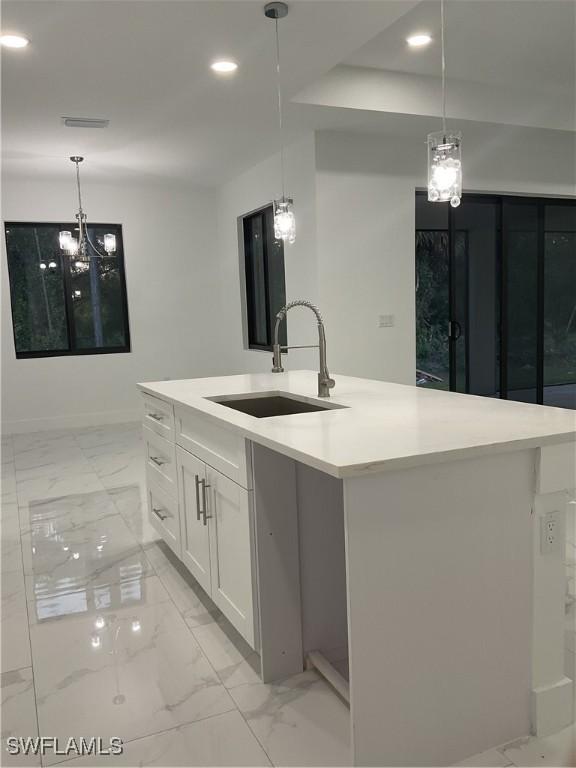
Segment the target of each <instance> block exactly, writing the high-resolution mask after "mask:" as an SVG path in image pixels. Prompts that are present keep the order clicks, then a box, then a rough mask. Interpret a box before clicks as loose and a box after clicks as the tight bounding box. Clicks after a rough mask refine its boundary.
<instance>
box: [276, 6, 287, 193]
mask: <svg viewBox="0 0 576 768" xmlns="http://www.w3.org/2000/svg"><path fill="white" fill-rule="evenodd" d="M274 25H275V30H276V87H277V90H278V135H279V138H280V179H281V183H282V200H285V199H286V195H285V190H284V126H283V120H282V82H281V79H280V35H279V33H278V17H276V18H275V19H274Z"/></svg>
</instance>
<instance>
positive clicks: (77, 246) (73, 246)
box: [58, 155, 116, 270]
mask: <svg viewBox="0 0 576 768" xmlns="http://www.w3.org/2000/svg"><path fill="white" fill-rule="evenodd" d="M70 160H71V161H72V162H73V163H74V164H75V165H76V187H77V189H78V213H77V214H76V221H77V222H78V227H77V228H76V229H77V231H78V238H75V237H73V235H72V232H70V231H69V230H61V231H60V232H59V235H58V240H59V243H60V250H62V251H64V253H66V254H68V256H72V257H76V261H75V262H74V266H75V267H76V269H78V270H83V269H84V270H85V269H88V267H89V266H90V258H91V257H92V256H99V257H105V256H111V255H112V254H114V253H116V235H114V234H112V233H107V234H105V235H104V238H103V241H102V242H100V241H98V245H99V246H100V247H102V248H103V249H104V253H102V252H101V251H100V250H99V249H98V247H97V246H96V245H95V244H94V243H93V242H92V239H91V238H90V235H89V234H88V227H87V221H86V214H85V213H84V211H83V209H82V191H81V188H80V163H81V162H83V160H84V158H83V157H79V156H78V155H73V156H72V157H71V158H70Z"/></svg>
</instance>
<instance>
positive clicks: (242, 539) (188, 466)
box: [176, 446, 256, 648]
mask: <svg viewBox="0 0 576 768" xmlns="http://www.w3.org/2000/svg"><path fill="white" fill-rule="evenodd" d="M176 463H177V467H178V489H179V492H180V517H181V534H182V545H181V548H182V554H181V558H182V561H183V562H184V564H185V565H186V566H187V567H188V569H189V571H190V573H192V575H193V576H194V577H195V578H196V580H197V581H198V583H199V584H200V586H201V587H202V588H203V589H204V590H205V591H206V592H207V593H208V594H209V595H210V596H211V597H212V600H213V601H214V602H215V603H216V605H217V606H218V608H220V610H221V611H222V613H223V614H224V615H225V616H226V617H227V618H228V620H229V621H230V623H231V624H233V625H234V626H235V627H236V629H237V630H238V631H239V632H240V634H241V635H242V636H243V637H244V638H245V639H246V640H247V641H248V643H249V644H250V645H251V646H252V647H253V648H254V647H256V632H255V626H254V624H255V616H254V613H255V612H254V585H255V579H254V577H253V563H254V559H253V557H252V551H253V542H252V493H251V491H247V490H246V489H245V488H242V487H241V486H240V485H238V484H237V483H235V482H234V481H233V480H230V478H228V477H226V476H225V475H223V474H222V473H221V472H218V470H216V469H214V468H213V467H211V466H209V465H208V464H205V463H204V462H203V461H201V460H200V459H198V458H197V457H196V456H194V455H193V454H191V453H188V451H185V450H184V449H183V448H180V447H179V446H177V448H176Z"/></svg>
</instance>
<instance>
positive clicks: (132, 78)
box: [2, 0, 576, 185]
mask: <svg viewBox="0 0 576 768" xmlns="http://www.w3.org/2000/svg"><path fill="white" fill-rule="evenodd" d="M262 6H263V1H262V2H261V1H260V0H257V1H254V0H227V1H226V0H4V2H3V19H2V30H3V31H4V32H21V33H23V34H26V35H27V36H28V37H29V38H30V40H31V44H30V46H29V47H28V49H25V50H21V51H7V50H3V52H2V85H3V90H2V107H3V110H2V128H3V136H2V144H3V147H2V149H3V168H4V171H5V172H6V173H8V174H19V175H24V176H28V177H46V178H52V177H58V176H63V177H69V176H70V163H69V161H68V160H67V158H68V156H69V155H71V154H83V155H85V156H86V168H85V173H86V175H88V174H89V175H92V176H93V177H100V178H103V179H107V180H108V179H110V180H112V179H131V178H133V179H135V180H138V179H141V178H143V177H145V178H146V179H148V180H150V179H154V178H158V179H166V178H171V179H174V180H176V181H187V182H195V183H199V184H208V185H214V184H217V183H219V182H221V181H222V180H224V179H226V178H228V177H230V176H232V175H234V174H235V173H238V172H239V171H241V170H243V169H244V168H247V167H249V166H251V165H253V164H254V163H255V162H257V161H258V160H260V159H262V158H264V157H266V156H268V155H270V154H272V153H273V152H274V151H275V150H276V148H277V146H278V144H277V141H278V139H277V128H276V113H275V104H276V101H275V99H276V97H275V85H274V77H275V72H274V40H273V24H272V22H270V21H269V20H267V19H266V18H265V17H264V16H263V13H262ZM575 9H576V0H447V2H446V17H447V41H446V42H447V62H448V70H449V75H450V76H451V77H456V78H458V79H459V80H460V81H470V82H474V83H479V84H483V85H484V86H486V85H487V86H492V85H493V86H499V87H501V86H502V85H503V84H504V85H506V87H507V88H510V89H517V90H518V92H519V93H520V92H521V93H522V98H523V99H524V103H526V99H528V108H530V104H529V102H530V100H531V99H532V98H533V100H537V99H538V98H539V96H538V95H537V93H536V91H538V92H539V93H543V92H548V91H550V92H552V91H553V92H554V93H556V92H558V97H557V98H559V99H563V100H567V101H568V103H570V99H572V100H573V99H574V91H575V87H574V55H575V45H574V41H575V27H574V13H575ZM438 17H439V2H438V0H423V1H422V2H417V0H291V2H290V14H289V16H288V17H287V18H286V19H285V20H283V21H282V22H281V27H280V30H281V39H282V51H283V56H282V59H283V81H284V87H285V93H286V96H287V98H286V101H287V102H288V103H287V105H286V138H287V140H290V139H291V138H292V137H294V136H296V135H298V134H299V133H301V132H303V131H306V130H310V129H312V128H320V129H342V128H350V127H352V128H354V129H355V130H364V129H365V130H377V131H382V132H393V131H394V127H395V126H397V124H398V120H397V119H396V118H397V115H398V114H401V113H403V112H404V113H406V114H408V113H411V117H410V118H403V119H402V121H401V122H402V124H403V125H404V127H406V119H408V120H413V121H415V124H416V121H417V122H418V124H420V123H421V121H422V120H423V119H427V118H422V117H420V118H419V117H418V115H417V114H416V112H417V110H413V109H412V110H402V109H401V108H399V107H397V106H394V108H390V109H389V110H388V114H384V113H385V111H386V110H385V109H382V107H381V106H377V105H376V104H374V106H371V107H370V108H367V107H365V106H362V107H361V108H358V106H357V107H356V109H351V108H350V107H352V106H353V105H352V99H350V101H349V103H347V102H346V100H344V102H343V103H342V102H339V103H338V104H333V105H332V106H331V107H330V100H329V99H327V100H322V99H317V100H316V101H314V100H313V99H308V100H306V99H299V101H300V102H302V103H290V99H291V98H296V97H297V96H298V94H300V93H302V92H304V91H306V89H308V88H309V87H312V89H314V86H315V84H318V83H320V84H322V82H323V78H325V77H327V76H330V74H331V73H336V72H338V71H339V70H342V69H344V70H348V71H349V70H352V69H353V70H354V71H355V72H356V73H357V77H359V78H361V79H362V78H363V74H362V73H369V71H372V72H373V71H374V69H379V70H386V72H387V73H394V72H400V73H412V74H414V75H417V76H425V77H428V78H430V76H434V77H437V75H438V72H439V45H438V42H439V25H438ZM417 31H428V32H430V33H431V34H432V35H433V37H434V40H433V43H432V44H431V46H430V47H429V48H427V49H425V50H417V51H415V50H410V49H408V48H407V46H406V44H405V37H406V36H407V35H408V34H410V33H412V32H417ZM218 57H232V58H234V59H236V60H237V61H238V63H239V65H240V66H239V70H238V73H237V74H236V75H235V76H233V77H230V78H227V79H222V78H217V77H216V76H215V75H214V74H213V73H212V72H211V71H210V69H209V64H210V62H211V61H212V60H213V59H214V58H218ZM342 65H346V66H345V67H342ZM366 68H370V70H368V69H366ZM372 82H374V83H375V84H374V85H372ZM361 86H362V87H360V88H356V86H353V90H354V93H355V94H357V93H358V92H359V91H362V94H363V95H362V98H363V99H364V101H365V102H366V104H368V103H370V102H371V101H373V102H376V101H377V100H376V99H370V98H364V97H366V96H367V97H370V93H371V89H372V91H373V92H374V93H378V92H379V93H380V100H381V101H382V98H383V100H384V101H386V92H385V91H381V90H380V91H378V89H379V86H378V84H377V83H376V82H375V81H373V80H369V78H368V75H366V77H364V81H363V83H362V84H361ZM425 87H428V86H427V85H426V84H425ZM397 93H399V96H400V99H401V98H402V87H401V88H400V89H399V90H398V88H397ZM500 98H501V99H502V93H501V94H500ZM416 101H417V100H416ZM305 102H307V103H305ZM500 103H502V102H500ZM551 103H554V102H551ZM322 104H323V105H324V106H319V105H322ZM492 106H493V107H494V105H492ZM496 107H497V104H496ZM541 107H542V108H545V107H546V104H544V103H542V104H541ZM394 111H395V112H396V113H397V114H396V116H395V115H394V114H392V113H393V112H394ZM495 111H496V112H497V109H496V110H494V108H493V110H492V112H493V113H494V112H495ZM476 113H477V114H476V115H474V116H470V117H469V119H475V120H479V119H480V118H479V117H478V107H477V109H476ZM422 114H423V115H430V114H432V113H431V112H430V111H428V112H426V111H425V110H422ZM480 114H483V113H482V110H480ZM63 115H66V116H74V115H75V116H82V117H105V118H109V119H110V127H109V128H107V129H105V130H93V129H90V130H88V129H85V130H82V129H69V128H65V127H63V126H62V125H61V123H60V118H61V117H62V116H63ZM461 117H462V118H463V119H466V115H465V114H463V115H461ZM482 119H484V120H490V121H492V122H498V120H495V119H494V114H491V115H490V116H488V114H486V116H485V117H482ZM503 122H506V121H505V120H504V121H503ZM509 123H510V121H509ZM524 124H529V123H524ZM418 130H420V129H418Z"/></svg>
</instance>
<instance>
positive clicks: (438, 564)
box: [344, 451, 536, 766]
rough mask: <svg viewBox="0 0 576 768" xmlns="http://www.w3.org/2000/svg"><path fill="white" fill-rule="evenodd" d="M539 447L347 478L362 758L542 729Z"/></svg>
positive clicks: (393, 761)
mask: <svg viewBox="0 0 576 768" xmlns="http://www.w3.org/2000/svg"><path fill="white" fill-rule="evenodd" d="M535 453H536V452H535V451H523V452H518V453H509V454H500V455H497V456H485V457H480V458H477V459H468V460H461V461H454V462H451V463H446V464H438V465H433V466H422V467H417V468H414V469H408V470H404V471H396V472H388V473H382V474H377V475H367V476H365V477H355V478H349V479H346V480H345V481H344V506H345V525H346V564H347V580H348V621H349V630H348V632H349V642H350V649H349V653H350V694H351V718H352V742H353V756H354V765H396V766H400V765H412V766H416V765H451V764H453V763H455V762H458V761H460V760H463V759H464V758H466V757H468V756H469V755H472V754H474V753H476V752H481V751H482V750H485V749H488V748H490V747H493V746H494V745H496V744H502V743H504V742H507V741H510V740H512V739H515V738H517V737H520V736H525V735H527V734H528V733H529V731H530V699H531V696H530V693H531V635H532V503H533V499H534V470H535Z"/></svg>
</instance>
